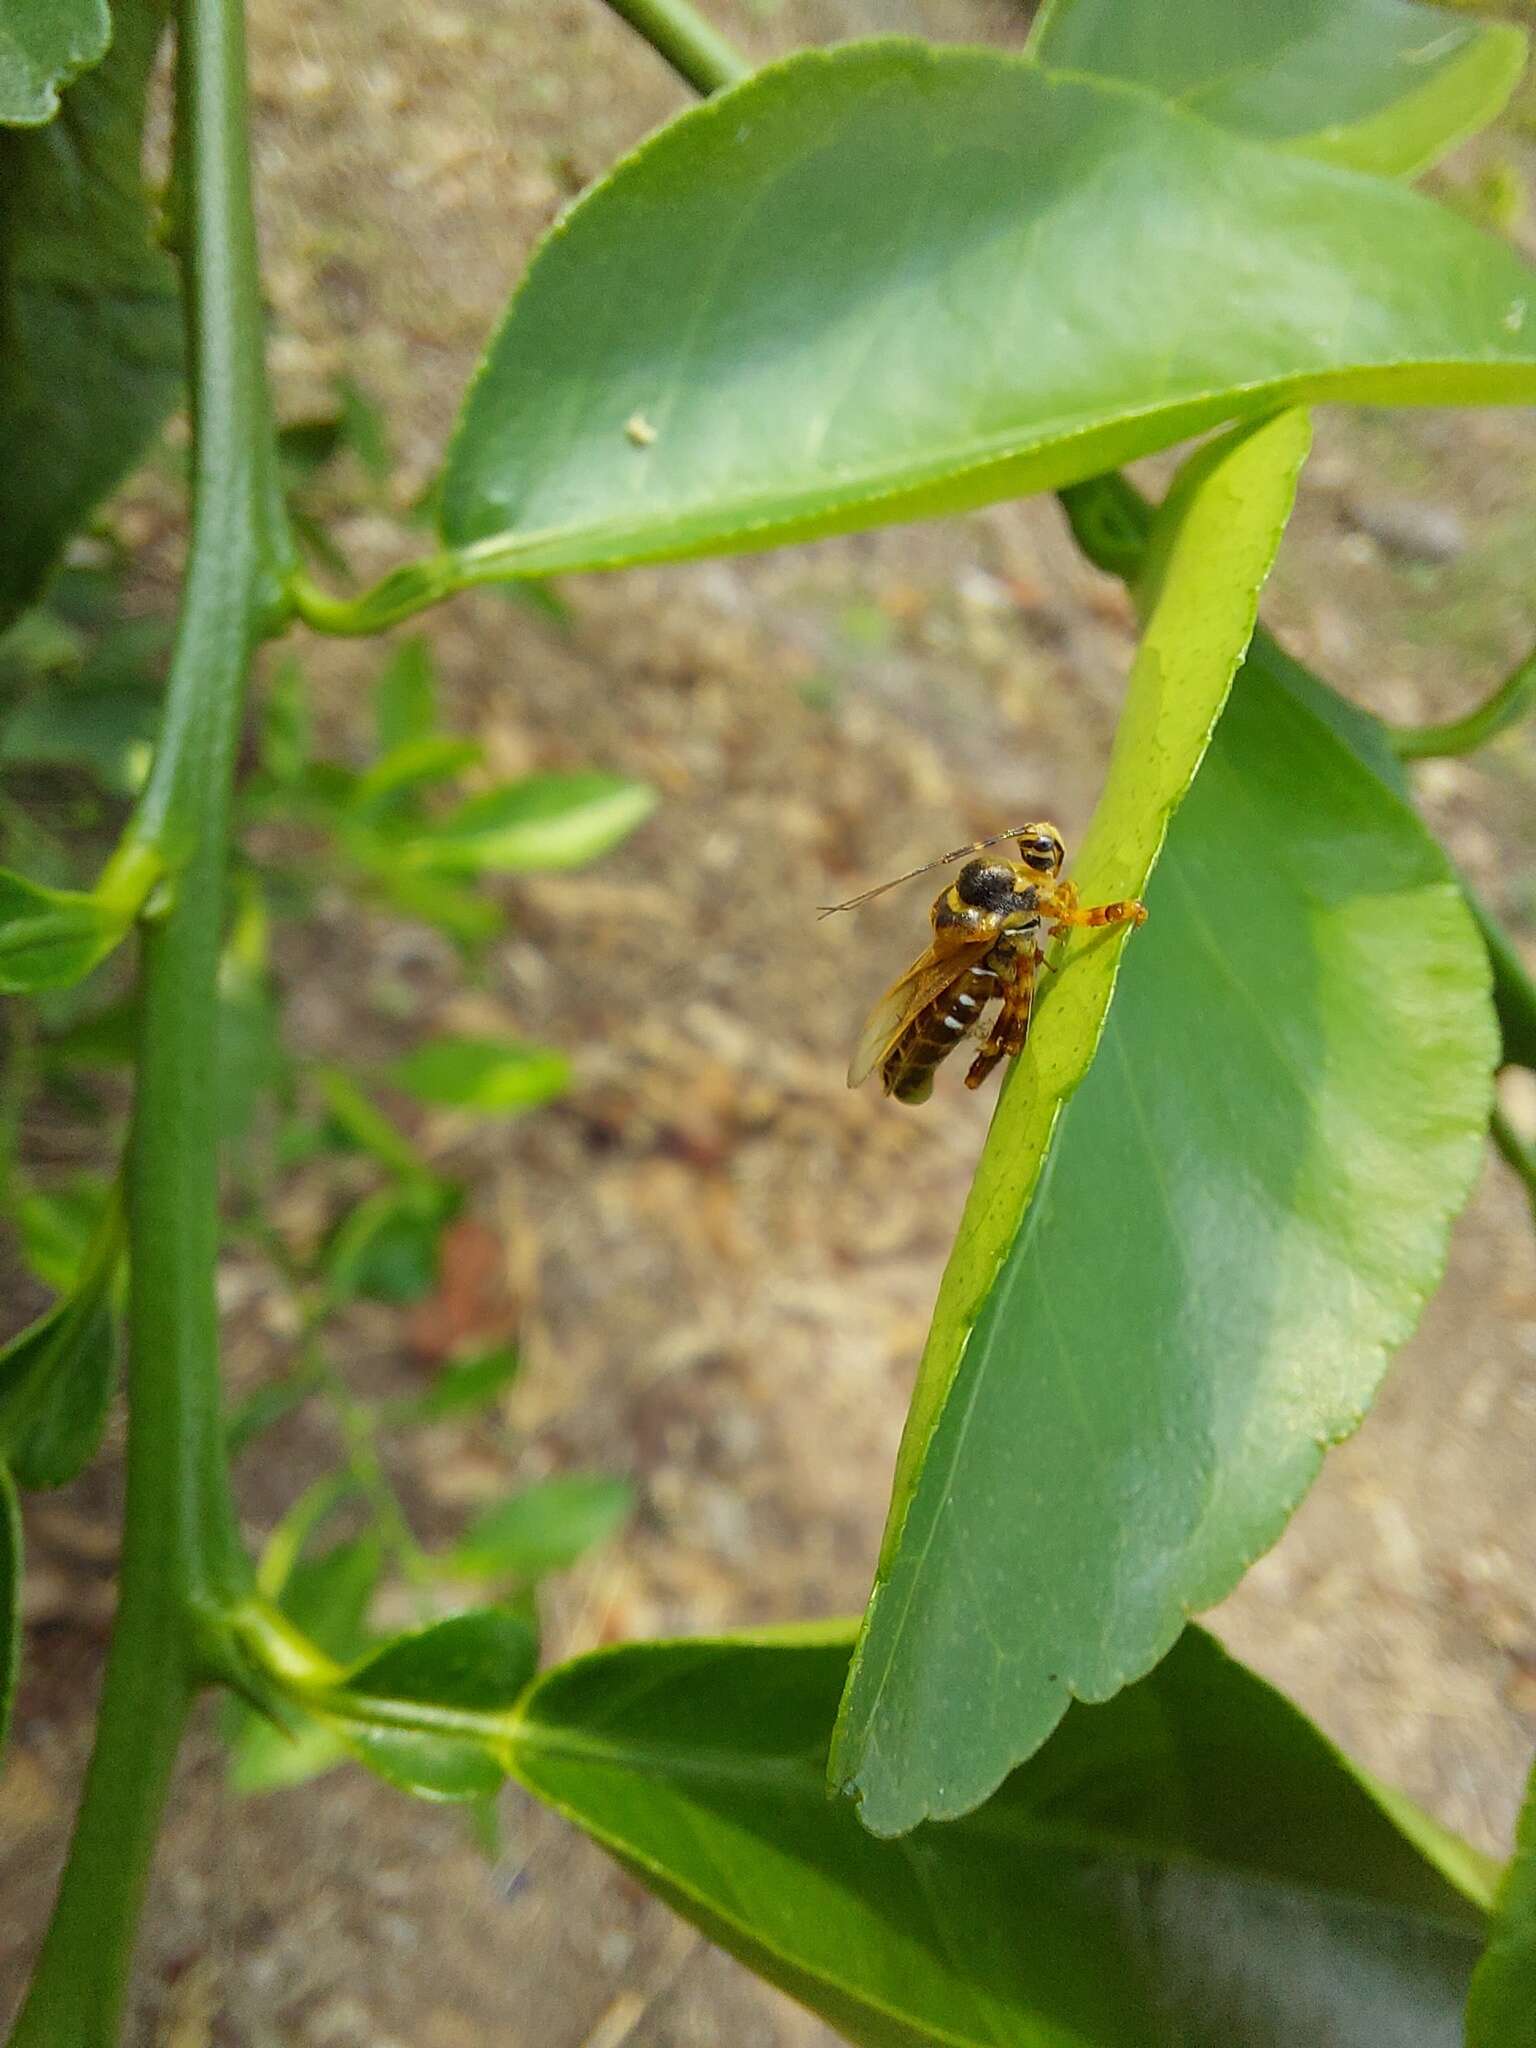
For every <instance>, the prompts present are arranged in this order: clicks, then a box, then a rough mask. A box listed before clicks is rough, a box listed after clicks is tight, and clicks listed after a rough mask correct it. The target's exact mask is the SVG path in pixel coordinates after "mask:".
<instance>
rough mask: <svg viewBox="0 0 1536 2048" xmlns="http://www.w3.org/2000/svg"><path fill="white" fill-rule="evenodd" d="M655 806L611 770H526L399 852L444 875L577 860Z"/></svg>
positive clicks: (598, 850)
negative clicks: (605, 772) (549, 772)
mask: <svg viewBox="0 0 1536 2048" xmlns="http://www.w3.org/2000/svg"><path fill="white" fill-rule="evenodd" d="M655 807H656V793H655V791H654V790H651V789H648V788H647V787H646V785H645V784H644V783H643V782H626V781H624V780H623V778H622V777H620V776H617V775H597V774H590V773H589V774H578V775H530V776H528V777H526V778H525V779H524V780H523V781H521V782H509V783H505V784H503V785H502V787H501V788H500V789H492V790H487V791H486V792H485V794H484V795H483V796H474V797H470V798H469V799H468V800H467V801H466V802H465V803H463V804H461V805H460V806H459V808H458V809H457V810H456V811H454V812H452V813H451V814H450V815H449V816H448V817H446V818H445V819H443V820H442V822H441V823H440V824H439V825H438V826H437V827H436V828H435V829H434V830H433V832H432V833H431V835H430V836H428V837H423V838H421V839H418V840H416V841H414V842H413V843H412V844H411V845H410V846H409V847H407V848H404V849H402V857H403V858H408V859H410V860H412V861H413V862H414V863H415V864H416V865H417V866H419V867H423V868H427V869H430V870H431V871H432V872H433V873H435V874H445V875H453V874H507V873H514V874H515V873H521V872H524V871H526V870H528V869H532V868H574V867H581V866H583V865H584V864H585V863H586V862H587V861H590V860H596V859H597V857H598V855H599V854H603V853H606V852H607V851H608V850H609V848H610V847H613V846H617V845H618V843H619V841H620V840H621V839H624V838H627V837H628V835H629V834H630V833H631V832H633V831H634V829H635V827H636V826H637V825H638V824H639V823H640V822H641V821H642V819H644V818H648V817H649V816H650V814H651V812H652V811H653V810H654V809H655Z"/></svg>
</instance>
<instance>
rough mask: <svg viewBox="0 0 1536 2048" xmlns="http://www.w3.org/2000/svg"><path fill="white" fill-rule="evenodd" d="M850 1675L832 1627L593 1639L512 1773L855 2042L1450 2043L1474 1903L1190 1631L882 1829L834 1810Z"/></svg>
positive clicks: (545, 1706) (532, 1719)
mask: <svg viewBox="0 0 1536 2048" xmlns="http://www.w3.org/2000/svg"><path fill="white" fill-rule="evenodd" d="M847 1663H848V1644H847V1638H846V1636H844V1635H842V1634H841V1633H837V1634H834V1633H833V1632H832V1631H822V1632H820V1635H819V1637H818V1634H817V1633H816V1632H813V1631H804V1632H798V1633H797V1632H793V1631H785V1632H784V1633H783V1634H781V1635H778V1636H772V1637H769V1638H767V1639H758V1640H755V1641H754V1640H750V1639H745V1638H736V1639H727V1640H725V1641H715V1642H710V1641H700V1642H674V1643H636V1644H630V1645H625V1646H623V1647H621V1648H618V1649H614V1650H606V1651H600V1652H598V1653H597V1654H596V1655H594V1656H588V1657H583V1658H579V1659H577V1660H576V1661H575V1662H574V1663H571V1664H566V1665H562V1666H560V1667H559V1668H557V1669H556V1670H554V1671H551V1672H548V1673H546V1674H545V1675H544V1676H543V1677H542V1678H541V1679H539V1680H538V1682H537V1683H536V1684H535V1685H534V1687H533V1688H532V1690H531V1691H530V1692H529V1693H528V1694H527V1695H526V1697H525V1698H524V1700H523V1702H522V1704H521V1706H520V1707H519V1708H518V1710H517V1713H516V1715H515V1717H514V1734H513V1740H512V1745H511V1765H512V1770H513V1774H514V1776H516V1777H517V1778H518V1780H519V1781H520V1782H521V1783H522V1784H523V1785H524V1786H525V1787H526V1788H527V1789H528V1790H529V1791H530V1792H532V1793H533V1794H534V1795H535V1796H536V1797H537V1798H540V1799H542V1800H544V1801H546V1802H547V1803H548V1804H550V1805H552V1806H554V1807H555V1808H556V1809H557V1810H558V1811H560V1812H561V1813H563V1814H565V1816H566V1817H567V1818H568V1819H569V1820H572V1821H574V1822H575V1824H576V1825H577V1826H578V1827H580V1828H582V1829H584V1830H585V1831H586V1832H587V1833H588V1834H590V1835H591V1836H592V1837H593V1838H594V1839H595V1840H596V1841H598V1842H599V1843H601V1844H602V1846H603V1847H604V1848H606V1849H608V1850H609V1851H610V1852H611V1853H612V1854H613V1855H615V1856H616V1857H618V1859H619V1860H620V1861H621V1862H622V1863H623V1864H624V1866H625V1867H626V1868H627V1869H629V1870H630V1871H632V1872H633V1873H634V1874H635V1875H636V1876H637V1877H639V1878H640V1879H641V1880H642V1881H643V1882H644V1883H645V1884H647V1885H648V1886H650V1888H651V1889H652V1890H653V1891H655V1892H657V1893H659V1894H660V1896H661V1897H662V1898H664V1899H665V1900H667V1902H668V1903H669V1904H670V1905H672V1906H673V1907H675V1908H676V1909H677V1910H678V1911H679V1912H680V1913H683V1914H684V1915H686V1917H687V1918H688V1919H689V1920H691V1921H692V1922H693V1923H694V1925H695V1926H697V1927H699V1928H701V1929H702V1930H703V1931H704V1932H705V1933H706V1934H707V1935H708V1936H709V1938H710V1939H711V1940H712V1941H716V1942H718V1943H720V1944H721V1946H723V1947H725V1948H728V1949H730V1950H731V1952H732V1953H733V1954H735V1955H737V1956H739V1957H740V1958H741V1959H742V1961H743V1962H745V1963H747V1964H748V1965H749V1966H750V1967H751V1968H752V1969H754V1970H756V1971H758V1972H759V1973H760V1974H761V1975H762V1976H764V1977H766V1978H768V1979H769V1980H770V1982H772V1983H775V1984H777V1985H779V1986H780V1987H781V1988H782V1989H783V1990H785V1991H788V1992H789V1993H790V1994H791V1996H793V1997H795V1998H798V1999H800V2000H801V2001H802V2002H803V2003H804V2004H806V2005H808V2006H810V2007H811V2008H812V2009H813V2010H814V2011H816V2012H818V2013H820V2014H821V2015H822V2017H823V2018H824V2019H826V2020H827V2021H828V2022H829V2023H830V2024H831V2025H832V2026H834V2027H835V2028H836V2029H837V2030H838V2032H839V2033H840V2034H842V2035H844V2036H845V2037H846V2038H847V2039H849V2040H851V2041H857V2042H861V2043H864V2044H866V2048H877V2044H878V2048H922V2044H932V2043H935V2042H938V2043H947V2044H949V2048H997V2044H998V2043H1001V2042H1009V2043H1019V2044H1030V2048H1175V2044H1177V2048H1317V2044H1319V2043H1320V2042H1323V2041H1327V2042H1328V2043H1330V2048H1385V2044H1386V2043H1388V2042H1391V2043H1392V2044H1393V2048H1454V2044H1455V2043H1456V2042H1457V2040H1458V2038H1459V2034H1458V2025H1459V2018H1458V2009H1459V2002H1460V1999H1461V1997H1462V1996H1463V1993H1464V1987H1465V1984H1466V1981H1467V1977H1468V1974H1469V1972H1470V1969H1471V1965H1472V1961H1473V1958H1474V1956H1475V1954H1476V1943H1477V1937H1478V1930H1479V1926H1480V1920H1481V1916H1480V1913H1479V1911H1478V1910H1477V1907H1476V1906H1475V1905H1473V1904H1472V1903H1470V1902H1469V1900H1468V1899H1467V1898H1466V1897H1465V1896H1464V1895H1463V1894H1462V1892H1461V1891H1460V1890H1458V1889H1457V1887H1456V1884H1455V1883H1454V1882H1452V1881H1451V1880H1450V1879H1449V1878H1448V1876H1447V1875H1446V1874H1444V1872H1443V1870H1442V1868H1441V1867H1438V1866H1437V1862H1436V1861H1434V1860H1431V1859H1430V1858H1429V1857H1427V1856H1425V1855H1423V1854H1421V1853H1420V1850H1419V1848H1417V1847H1416V1846H1415V1845H1414V1843H1413V1842H1412V1841H1411V1840H1409V1839H1408V1838H1407V1837H1406V1836H1405V1835H1404V1833H1402V1832H1400V1830H1399V1827H1398V1825H1397V1824H1396V1821H1395V1816H1394V1815H1393V1814H1392V1813H1391V1812H1390V1811H1384V1810H1383V1808H1382V1807H1381V1806H1380V1805H1378V1804H1377V1802H1376V1800H1375V1799H1374V1797H1373V1796H1372V1791H1371V1788H1370V1787H1369V1786H1368V1785H1367V1784H1365V1783H1363V1782H1362V1781H1361V1780H1360V1779H1359V1778H1358V1777H1356V1776H1355V1774H1354V1773H1353V1772H1352V1771H1351V1769H1350V1767H1349V1766H1348V1764H1347V1763H1346V1762H1345V1760H1344V1759H1343V1758H1341V1757H1340V1756H1339V1755H1338V1753H1337V1752H1336V1751H1335V1750H1333V1749H1332V1748H1331V1747H1330V1746H1329V1744H1328V1743H1327V1742H1325V1741H1324V1740H1323V1738H1322V1736H1321V1735H1319V1733H1318V1732H1317V1730H1316V1729H1315V1728H1313V1727H1312V1726H1311V1724H1310V1723H1308V1722H1307V1721H1306V1720H1304V1719H1303V1718H1302V1716H1301V1715H1300V1714H1299V1713H1297V1711H1296V1710H1295V1708H1294V1707H1292V1706H1291V1705H1290V1704H1289V1702H1287V1701H1286V1700H1285V1699H1283V1698H1282V1697H1281V1696H1280V1695H1279V1694H1278V1693H1276V1692H1273V1691H1271V1690H1270V1688H1269V1687H1268V1686H1266V1685H1264V1684H1263V1683H1262V1682H1261V1681H1260V1680H1259V1679H1257V1678H1255V1677H1254V1676H1253V1675H1252V1674H1251V1673H1250V1672H1247V1671H1245V1670H1244V1669H1243V1668H1242V1666H1241V1665H1238V1664H1235V1663H1233V1662H1232V1661H1231V1660H1230V1659H1229V1658H1227V1657H1226V1656H1225V1655H1224V1654H1223V1652H1222V1651H1221V1650H1220V1649H1219V1648H1218V1647H1217V1646H1216V1644H1215V1643H1214V1642H1212V1641H1211V1639H1210V1638H1209V1637H1207V1636H1204V1635H1202V1634H1201V1633H1200V1632H1199V1631H1198V1630H1193V1629H1192V1630H1190V1631H1188V1632H1187V1633H1186V1634H1185V1636H1184V1637H1183V1639H1182V1640H1181V1641H1180V1642H1179V1643H1178V1644H1177V1646H1176V1647H1175V1648H1174V1650H1173V1652H1172V1654H1171V1655H1170V1656H1169V1657H1168V1658H1167V1659H1166V1660H1165V1661H1164V1662H1163V1664H1162V1665H1161V1666H1160V1667H1159V1668H1158V1669H1157V1670H1156V1671H1154V1672H1153V1673H1152V1674H1151V1675H1150V1676H1149V1677H1147V1678H1145V1679H1143V1680H1142V1681H1141V1682H1140V1684H1138V1685H1136V1686H1134V1687H1133V1688H1131V1689H1130V1690H1129V1691H1127V1692H1125V1693H1122V1694H1121V1695H1120V1697H1119V1698H1118V1699H1116V1700H1114V1701H1113V1702H1111V1703H1110V1704H1109V1705H1107V1706H1104V1707H1096V1708H1093V1709H1091V1710H1090V1709H1087V1708H1083V1707H1076V1708H1074V1709H1073V1710H1072V1712H1071V1713H1070V1714H1069V1715H1068V1717H1067V1719H1066V1720H1065V1722H1064V1723H1063V1725H1062V1726H1061V1728H1060V1729H1059V1730H1058V1731H1057V1733H1056V1735H1055V1736H1054V1737H1053V1738H1052V1740H1051V1742H1050V1744H1049V1745H1048V1746H1047V1747H1046V1748H1045V1749H1044V1750H1042V1751H1041V1752H1040V1754H1039V1755H1038V1756H1036V1757H1035V1758H1033V1759H1032V1761H1031V1762H1030V1763H1029V1764H1027V1765H1025V1766H1024V1768H1023V1769H1021V1770H1019V1771H1017V1772H1015V1774H1014V1775H1013V1776H1012V1777H1011V1778H1010V1779H1009V1781H1008V1783H1007V1785H1006V1786H1004V1787H1003V1788H1002V1790H1001V1791H1000V1792H998V1793H997V1795H996V1796H995V1797H994V1798H993V1799H992V1800H991V1801H990V1802H989V1804H988V1805H987V1806H986V1807H984V1808H983V1809H982V1810H981V1811H980V1812H979V1813H976V1814H973V1815H971V1816H970V1817H969V1818H968V1819H965V1820H961V1821H956V1822H954V1823H953V1824H951V1825H950V1826H947V1827H926V1828H924V1829H922V1830H921V1831H920V1832H919V1833H918V1834H916V1835H914V1836H912V1837H910V1838H909V1839H907V1840H904V1841H901V1842H882V1841H879V1840H877V1839H875V1838H874V1837H873V1836H871V1835H869V1834H867V1833H866V1832H865V1831H864V1830H863V1829H862V1828H860V1826H859V1825H858V1822H857V1820H856V1819H855V1817H854V1815H853V1814H852V1813H851V1812H850V1811H849V1809H848V1808H847V1806H845V1805H844V1804H842V1803H841V1802H838V1801H829V1800H828V1799H827V1797H826V1791H825V1780H824V1774H823V1759H824V1756H825V1750H826V1735H827V1726H828V1722H829V1720H830V1717H831V1715H832V1711H833V1707H834V1703H835V1701H836V1698H837V1694H838V1690H839V1688H840V1686H841V1685H842V1683H843V1678H844V1674H845V1672H846V1670H847ZM1428 1825H1429V1826H1430V1828H1431V1833H1430V1836H1429V1837H1427V1838H1426V1840H1428V1841H1430V1842H1436V1843H1437V1842H1438V1840H1439V1837H1438V1836H1437V1834H1436V1833H1435V1831H1434V1830H1433V1826H1432V1824H1428ZM1457 1846H1458V1847H1459V1845H1457ZM1445 1862H1446V1863H1447V1864H1450V1865H1451V1867H1452V1868H1453V1869H1464V1868H1467V1867H1469V1866H1466V1865H1464V1864H1461V1863H1459V1862H1457V1861H1456V1860H1455V1859H1454V1858H1453V1856H1451V1855H1449V1854H1448V1855H1447V1856H1446V1858H1445Z"/></svg>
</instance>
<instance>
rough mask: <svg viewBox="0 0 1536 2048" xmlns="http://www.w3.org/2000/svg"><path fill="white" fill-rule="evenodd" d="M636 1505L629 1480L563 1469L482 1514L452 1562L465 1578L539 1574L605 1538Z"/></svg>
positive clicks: (457, 1547)
mask: <svg viewBox="0 0 1536 2048" xmlns="http://www.w3.org/2000/svg"><path fill="white" fill-rule="evenodd" d="M633 1505H634V1493H633V1489H632V1488H631V1487H630V1486H629V1484H628V1482H627V1481H626V1480H623V1479H612V1478H608V1477H605V1476H604V1475H603V1474H601V1473H585V1472H570V1473H562V1474H561V1475H560V1477H559V1478H557V1479H545V1480H542V1481H541V1482H540V1483H539V1484H538V1485H537V1486H530V1487H528V1488H527V1489H526V1490H525V1491H524V1492H522V1493H519V1494H514V1495H513V1497H512V1499H511V1500H506V1501H502V1502H501V1503H500V1504H499V1505H498V1506H496V1507H493V1508H488V1509H487V1510H486V1511H485V1513H484V1514H482V1515H477V1516H476V1518H475V1520H474V1521H473V1522H472V1523H471V1524H470V1526H469V1529H468V1531H467V1532H466V1534H465V1535H464V1536H463V1537H462V1538H461V1539H460V1541H459V1542H458V1543H457V1544H456V1545H455V1546H454V1548H453V1549H452V1550H451V1551H450V1552H449V1554H448V1558H447V1563H448V1565H449V1568H450V1569H451V1570H453V1571H456V1572H462V1573H463V1574H464V1576H465V1577H466V1578H481V1579H493V1578H516V1579H525V1580H526V1579H540V1578H543V1577H544V1576H545V1574H546V1573H548V1572H558V1571H564V1570H565V1568H566V1567H567V1566H568V1565H572V1564H574V1563H575V1562H576V1560H577V1559H578V1558H579V1557H581V1556H582V1555H583V1554H584V1553H585V1552H586V1551H588V1550H591V1549H593V1548H594V1547H595V1546H596V1545H597V1544H599V1543H606V1542H607V1541H608V1539H609V1537H610V1536H613V1535H615V1534H617V1532H618V1530H619V1529H620V1528H622V1526H623V1524H624V1523H625V1522H626V1521H627V1520H628V1518H629V1515H630V1511H631V1509H632V1508H633Z"/></svg>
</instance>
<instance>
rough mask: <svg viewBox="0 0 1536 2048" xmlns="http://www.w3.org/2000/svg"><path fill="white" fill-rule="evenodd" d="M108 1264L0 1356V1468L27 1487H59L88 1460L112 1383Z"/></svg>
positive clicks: (114, 1335) (114, 1328)
mask: <svg viewBox="0 0 1536 2048" xmlns="http://www.w3.org/2000/svg"><path fill="white" fill-rule="evenodd" d="M112 1268H113V1262H112V1261H111V1260H110V1259H103V1260H100V1261H99V1262H98V1266H97V1269H96V1271H94V1272H91V1273H87V1274H86V1275H85V1276H84V1278H83V1280H82V1284H81V1285H80V1287H79V1289H78V1290H77V1291H76V1292H75V1293H73V1294H70V1295H67V1296H66V1297H65V1298H64V1300H62V1301H60V1302H56V1303H55V1304H54V1306H53V1307H52V1308H51V1309H49V1311H48V1312H47V1314H46V1315H44V1316H42V1317H40V1318H39V1319H38V1321H37V1322H35V1323H33V1324H32V1325H31V1326H30V1327H29V1328H27V1329H25V1330H23V1331H22V1332H21V1333H20V1334H19V1335H18V1336H15V1337H13V1338H12V1339H11V1341H10V1343H9V1344H7V1345H6V1346H5V1348H4V1350H3V1351H0V1462H3V1463H5V1464H7V1465H9V1467H10V1469H11V1471H12V1473H13V1474H14V1475H15V1477H16V1479H17V1481H18V1482H19V1484H21V1485H22V1486H24V1487H27V1488H38V1487H49V1486H63V1485H64V1484H65V1483H66V1482H67V1481H68V1480H71V1479H73V1478H74V1476H75V1474H76V1473H77V1472H79V1471H81V1470H82V1469H83V1468H84V1467H85V1466H86V1465H87V1464H89V1462H90V1460H91V1458H92V1457H93V1456H94V1455H95V1452H96V1448H97V1446H98V1445H99V1444H100V1442H101V1435H102V1431H103V1429H104V1428H105V1427H106V1420H107V1411H108V1408H109V1406H110V1404H111V1399H112V1390H113V1387H114V1386H115V1385H116V1383H117V1365H118V1341H119V1332H118V1325H117V1317H116V1315H115V1313H114V1310H113V1306H112V1298H111V1290H112Z"/></svg>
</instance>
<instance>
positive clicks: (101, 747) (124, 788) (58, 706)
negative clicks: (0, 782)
mask: <svg viewBox="0 0 1536 2048" xmlns="http://www.w3.org/2000/svg"><path fill="white" fill-rule="evenodd" d="M159 730H160V691H159V689H158V687H157V686H156V685H155V684H153V683H152V682H150V681H148V680H131V679H123V680H120V681H117V682H114V683H110V684H107V685H104V686H101V687H92V686H87V685H86V684H85V683H84V682H83V681H76V682H74V683H72V684H66V683H60V682H54V683H52V684H51V685H50V686H49V687H47V688H46V689H42V690H35V691H33V692H32V694H31V695H30V696H28V697H26V698H25V699H23V701H22V702H21V703H19V704H18V705H16V707H15V708H14V709H13V710H12V711H10V712H9V713H7V715H6V717H5V719H4V720H3V721H0V761H3V762H6V763H19V764H24V765H26V766H27V767H41V768H73V769H78V770H82V771H84V772H85V773H86V774H88V775H90V776H92V777H93V778H94V779H95V780H96V781H97V782H98V783H99V784H100V785H101V787H102V788H103V789H104V790H106V791H108V792H109V793H110V794H112V795H114V796H131V795H134V794H135V793H136V792H137V791H138V790H139V789H140V788H142V786H143V783H144V777H145V773H146V770H147V767H148V763H149V759H150V754H151V751H152V749H153V747H154V743H155V738H156V735H157V734H158V732H159Z"/></svg>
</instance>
